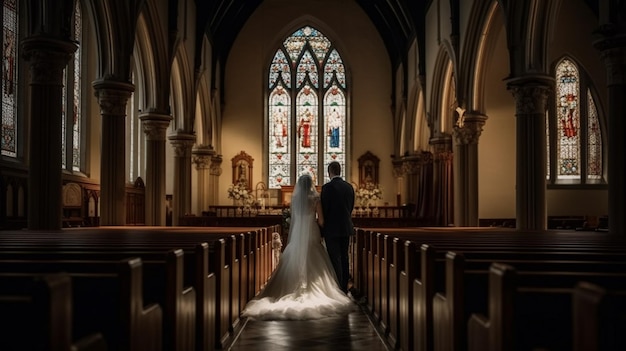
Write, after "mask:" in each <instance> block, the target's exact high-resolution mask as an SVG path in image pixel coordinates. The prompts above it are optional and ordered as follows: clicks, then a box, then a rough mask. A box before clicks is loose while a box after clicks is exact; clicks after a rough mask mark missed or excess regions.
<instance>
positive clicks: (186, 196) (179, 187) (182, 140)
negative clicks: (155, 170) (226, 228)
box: [168, 131, 196, 226]
mask: <svg viewBox="0 0 626 351" xmlns="http://www.w3.org/2000/svg"><path fill="white" fill-rule="evenodd" d="M168 139H169V140H170V142H171V143H172V146H173V147H174V196H173V199H172V201H173V205H174V206H173V210H172V225H174V226H177V225H178V224H179V221H180V217H182V216H184V215H185V214H189V213H191V147H192V146H193V144H194V142H195V140H196V136H195V135H192V134H186V133H184V132H182V131H178V132H177V133H176V134H174V135H170V136H169V138H168Z"/></svg>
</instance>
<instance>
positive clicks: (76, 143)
mask: <svg viewBox="0 0 626 351" xmlns="http://www.w3.org/2000/svg"><path fill="white" fill-rule="evenodd" d="M80 11H81V10H80V1H76V4H75V8H74V17H73V20H74V23H73V36H74V40H76V42H78V43H81V39H82V37H81V36H82V16H81V12H80ZM81 49H82V45H79V46H78V49H76V51H75V52H74V57H73V58H72V59H71V60H70V62H69V63H68V65H67V67H66V68H65V69H64V70H63V81H64V83H65V84H64V86H63V119H62V130H63V132H62V133H63V134H62V136H61V138H62V139H61V142H62V145H61V149H62V155H63V159H62V167H63V169H67V170H70V171H80V170H81V149H80V144H81V106H80V101H81V91H82V90H81V84H80V83H81V79H80V77H81V70H80V67H81V66H80V60H81V53H82V50H81ZM68 92H71V94H68ZM68 126H69V128H68ZM67 150H71V152H70V153H68V152H67Z"/></svg>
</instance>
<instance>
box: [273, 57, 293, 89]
mask: <svg viewBox="0 0 626 351" xmlns="http://www.w3.org/2000/svg"><path fill="white" fill-rule="evenodd" d="M279 78H280V79H282V82H283V84H285V86H286V87H287V88H291V69H290V68H289V62H288V61H287V57H286V56H285V53H284V52H283V51H282V50H278V51H276V54H275V55H274V59H273V60H272V64H271V65H270V85H269V88H270V89H271V88H272V87H274V86H275V85H276V84H277V83H278V80H279Z"/></svg>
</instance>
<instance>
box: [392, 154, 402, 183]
mask: <svg viewBox="0 0 626 351" xmlns="http://www.w3.org/2000/svg"><path fill="white" fill-rule="evenodd" d="M391 164H392V166H393V170H392V172H393V177H394V178H399V177H402V176H403V175H404V172H403V169H402V159H401V158H397V159H393V160H391Z"/></svg>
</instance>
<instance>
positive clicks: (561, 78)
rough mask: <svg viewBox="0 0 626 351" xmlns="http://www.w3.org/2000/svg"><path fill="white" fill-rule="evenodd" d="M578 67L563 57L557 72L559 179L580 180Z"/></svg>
mask: <svg viewBox="0 0 626 351" xmlns="http://www.w3.org/2000/svg"><path fill="white" fill-rule="evenodd" d="M579 81H580V79H579V73H578V68H577V67H576V66H575V65H574V63H573V62H572V61H570V60H567V59H565V60H563V61H562V62H561V63H560V64H559V65H558V67H557V71H556V99H557V100H556V103H557V122H558V123H557V157H558V172H557V178H558V179H580V120H579V116H580V93H579Z"/></svg>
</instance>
